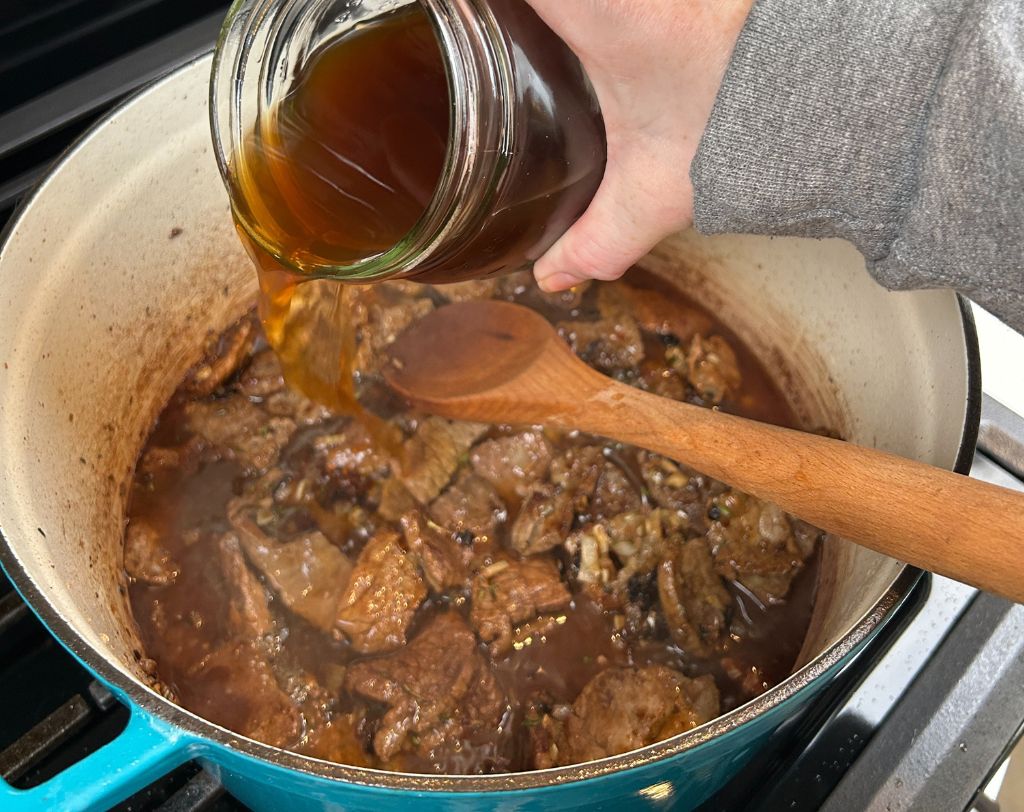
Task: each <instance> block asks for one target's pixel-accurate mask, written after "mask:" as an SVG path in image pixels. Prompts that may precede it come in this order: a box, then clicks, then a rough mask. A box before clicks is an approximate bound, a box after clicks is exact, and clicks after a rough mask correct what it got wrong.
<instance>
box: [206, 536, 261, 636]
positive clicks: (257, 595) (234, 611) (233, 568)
mask: <svg viewBox="0 0 1024 812" xmlns="http://www.w3.org/2000/svg"><path fill="white" fill-rule="evenodd" d="M217 551H218V553H219V554H220V568H221V572H223V574H224V584H225V587H226V592H227V599H228V626H229V627H230V629H231V631H232V632H233V633H234V634H235V635H237V636H238V637H241V638H242V639H245V640H256V639H258V638H260V637H263V636H264V635H267V634H270V633H271V632H272V631H273V630H274V619H273V617H272V616H271V614H270V607H269V606H268V605H267V592H266V590H265V589H264V588H263V585H262V584H261V583H260V582H259V580H258V579H257V578H256V576H255V575H254V574H253V572H252V570H250V569H249V565H248V564H246V563H245V556H244V555H243V554H242V545H241V544H240V543H239V541H238V536H237V535H235V534H234V533H227V534H225V535H224V536H221V539H220V541H219V542H218V543H217Z"/></svg>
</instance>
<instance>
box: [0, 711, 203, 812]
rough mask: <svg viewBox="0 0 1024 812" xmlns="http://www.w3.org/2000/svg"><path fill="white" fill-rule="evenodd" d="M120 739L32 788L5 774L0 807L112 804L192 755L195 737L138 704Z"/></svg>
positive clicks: (71, 808) (20, 811)
mask: <svg viewBox="0 0 1024 812" xmlns="http://www.w3.org/2000/svg"><path fill="white" fill-rule="evenodd" d="M129 707H130V709H131V716H130V717H129V718H128V725H127V726H126V727H125V729H124V730H122V731H121V733H120V734H119V735H118V737H117V738H116V739H114V740H113V741H111V742H108V743H107V744H105V745H104V746H103V747H101V748H100V749H99V750H96V751H95V752H92V753H90V754H89V755H87V756H86V757H85V758H83V759H82V760H81V761H78V762H75V763H74V764H72V765H71V766H70V767H68V768H67V769H66V770H64V771H63V772H60V773H58V774H57V775H55V776H54V777H53V778H51V779H49V780H48V781H45V782H43V783H42V784H40V785H39V786H37V787H32V788H31V789H17V788H16V787H13V786H11V785H10V784H8V783H7V782H6V781H4V780H3V779H0V809H2V810H3V811H4V812H28V810H32V811H33V812H36V810H40V809H60V810H63V811H64V812H79V811H81V812H84V811H85V810H97V809H109V808H110V807H111V806H113V805H114V804H116V803H118V802H119V801H122V800H124V799H125V798H128V797H130V796H131V795H132V794H133V793H135V792H138V791H139V790H140V789H142V788H144V787H146V786H148V785H149V784H151V783H152V782H153V781H155V780H156V779H158V778H160V777H161V776H162V775H164V774H166V773H167V772H168V771H169V770H172V769H173V768H175V767H177V766H179V765H181V764H183V763H184V762H185V761H187V760H188V759H189V757H190V752H189V750H190V745H191V744H192V741H193V740H192V739H191V738H190V737H189V736H187V735H186V734H184V733H183V732H182V731H180V730H178V729H177V728H175V727H173V726H171V725H169V724H168V723H167V722H164V721H162V720H160V719H158V718H156V717H155V716H151V715H150V714H148V713H146V712H145V711H144V710H142V709H141V708H139V707H137V706H134V705H133V706H129Z"/></svg>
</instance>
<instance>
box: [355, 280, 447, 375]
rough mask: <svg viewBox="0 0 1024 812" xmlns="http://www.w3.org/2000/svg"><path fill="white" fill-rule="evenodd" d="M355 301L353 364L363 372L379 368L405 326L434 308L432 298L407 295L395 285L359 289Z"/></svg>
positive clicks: (374, 370) (370, 371)
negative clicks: (388, 287)
mask: <svg viewBox="0 0 1024 812" xmlns="http://www.w3.org/2000/svg"><path fill="white" fill-rule="evenodd" d="M374 287H376V286H374ZM352 304H353V305H354V307H353V312H352V316H353V318H354V323H355V325H356V355H355V362H354V366H355V368H356V369H357V370H359V371H360V372H363V373H364V374H365V373H373V372H376V371H377V370H379V369H380V368H381V366H382V365H383V363H384V361H385V360H386V355H387V353H386V350H387V348H388V346H389V345H390V344H392V343H393V342H394V340H395V339H396V338H398V336H399V334H401V332H402V331H403V330H404V329H405V328H406V327H408V326H409V325H410V324H412V323H413V322H416V321H418V320H419V319H422V318H423V317H424V316H426V315H427V314H428V313H429V312H430V311H431V310H433V309H434V303H433V302H432V301H430V299H427V298H413V297H411V296H406V295H404V293H403V292H402V291H399V290H397V289H395V288H391V289H380V290H370V289H366V290H364V291H360V295H359V296H358V297H357V298H356V299H355V301H353V302H352Z"/></svg>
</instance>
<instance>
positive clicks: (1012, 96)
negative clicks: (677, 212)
mask: <svg viewBox="0 0 1024 812" xmlns="http://www.w3.org/2000/svg"><path fill="white" fill-rule="evenodd" d="M691 177H692V179H693V184H694V194H695V211H694V220H695V223H696V226H697V228H698V229H700V230H702V231H705V232H726V231H741V232H755V233H760V234H776V235H782V234H789V235H800V236H808V237H845V238H846V239H848V240H850V241H851V242H853V243H854V244H855V245H856V246H857V248H858V249H860V251H861V253H863V254H864V257H865V259H866V260H867V266H868V269H869V270H870V271H871V273H872V274H873V275H874V276H875V278H876V279H878V281H879V282H881V283H882V284H884V285H886V286H887V287H890V288H899V289H903V288H923V287H952V288H956V289H957V290H959V291H961V292H963V293H965V294H966V295H968V296H970V297H971V298H973V299H975V300H976V301H977V302H978V303H979V304H981V305H983V306H984V307H986V308H987V309H989V310H991V311H992V312H994V313H995V314H997V315H999V316H1000V317H1002V318H1003V319H1004V320H1006V321H1007V322H1008V323H1009V324H1011V325H1012V326H1014V327H1016V328H1017V329H1018V330H1024V3H1022V2H1020V0H758V2H757V3H756V4H755V6H754V9H753V11H752V12H751V15H750V17H749V19H748V20H747V23H746V25H745V27H744V29H743V32H742V33H741V35H740V38H739V40H738V41H737V44H736V48H735V51H734V52H733V56H732V60H731V62H730V64H729V67H728V69H727V71H726V75H725V79H724V82H723V84H722V87H721V89H720V90H719V93H718V97H717V99H716V102H715V106H714V109H713V111H712V114H711V118H710V120H709V122H708V126H707V128H706V130H705V132H704V135H703V138H702V139H701V143H700V147H699V149H698V151H697V156H696V158H695V159H694V161H693V164H692V166H691Z"/></svg>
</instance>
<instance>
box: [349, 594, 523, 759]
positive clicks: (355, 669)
mask: <svg viewBox="0 0 1024 812" xmlns="http://www.w3.org/2000/svg"><path fill="white" fill-rule="evenodd" d="M345 684H346V687H347V688H348V689H349V690H350V691H353V692H355V693H357V694H359V695H361V696H364V697H366V698H367V699H372V700H374V701H376V702H382V703H384V704H386V705H387V706H388V710H387V712H386V713H385V714H384V717H383V718H382V719H381V723H380V727H379V728H378V730H377V733H376V735H375V736H374V738H373V748H374V751H375V752H376V753H377V755H378V756H379V757H380V758H382V759H385V760H387V759H390V758H391V757H392V756H394V755H396V754H398V753H399V752H401V751H402V750H412V751H415V752H417V753H418V754H420V755H422V756H425V757H432V756H431V754H432V753H433V751H435V750H437V749H438V748H441V747H443V746H445V745H449V746H452V745H454V746H458V745H459V743H460V740H461V739H464V738H467V737H469V736H472V735H473V734H474V733H477V732H481V731H484V730H487V729H493V728H495V727H497V725H498V724H499V723H500V722H501V719H502V715H503V714H504V712H505V709H506V700H505V697H504V695H503V694H502V691H501V688H500V687H499V686H498V683H497V681H496V680H495V678H494V675H493V674H492V673H491V670H490V667H489V666H488V664H487V662H486V660H484V658H483V657H482V656H481V655H480V652H479V651H478V650H477V644H476V638H475V637H474V636H473V632H471V631H470V630H469V627H467V626H466V623H465V621H464V620H462V619H461V618H460V617H459V616H458V615H456V614H454V613H445V614H441V615H438V616H436V617H435V618H434V619H433V620H431V621H430V623H429V624H428V625H427V626H426V628H424V629H423V631H422V632H420V633H419V634H418V635H417V636H416V637H415V638H414V639H413V640H412V642H410V643H409V645H407V646H405V647H404V648H401V649H399V650H398V651H396V652H394V653H393V654H388V655H385V656H383V657H377V658H375V659H372V660H363V661H362V662H358V663H356V664H355V665H353V666H352V667H351V668H349V671H348V675H347V676H346V679H345Z"/></svg>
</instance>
